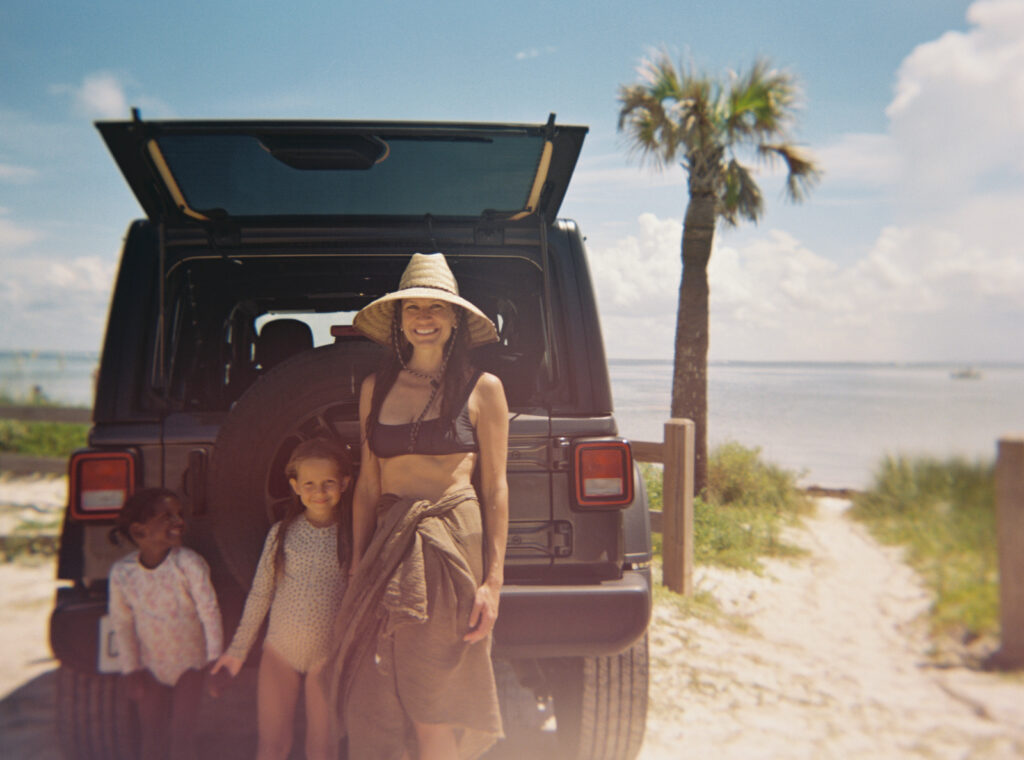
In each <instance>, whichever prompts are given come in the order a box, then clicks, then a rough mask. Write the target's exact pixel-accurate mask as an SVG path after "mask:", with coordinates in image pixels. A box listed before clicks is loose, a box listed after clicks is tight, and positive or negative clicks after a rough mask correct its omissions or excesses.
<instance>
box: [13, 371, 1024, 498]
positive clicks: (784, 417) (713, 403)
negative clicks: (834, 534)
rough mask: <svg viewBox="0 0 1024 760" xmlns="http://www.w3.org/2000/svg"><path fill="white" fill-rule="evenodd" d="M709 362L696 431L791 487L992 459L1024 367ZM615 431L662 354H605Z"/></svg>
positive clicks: (661, 416) (625, 426) (643, 434)
mask: <svg viewBox="0 0 1024 760" xmlns="http://www.w3.org/2000/svg"><path fill="white" fill-rule="evenodd" d="M97 361H98V357H97V355H96V354H95V353H89V352H63V353H57V352H29V351H6V352H5V351H0V393H4V394H7V395H8V396H12V397H15V398H26V397H28V396H29V395H30V394H31V393H32V389H33V387H34V386H38V387H39V388H40V390H41V392H42V393H43V394H44V395H45V396H46V397H47V398H49V399H51V400H53V401H57V402H60V403H64V404H69V405H75V406H89V405H91V404H92V394H93V373H94V371H95V369H96V365H97ZM958 369H960V367H959V365H956V364H863V363H813V362H719V363H715V362H713V363H712V364H711V365H710V366H709V367H708V439H709V442H710V444H711V446H715V445H717V444H720V443H724V442H726V441H736V442H738V443H741V444H743V445H745V446H751V447H757V448H760V450H761V452H762V456H763V458H764V459H765V460H766V461H770V462H773V463H775V464H778V465H780V466H782V467H785V468H786V469H789V470H792V471H794V472H796V473H797V474H798V476H799V482H800V483H801V484H802V485H819V486H824V487H827V488H864V487H866V486H868V485H869V484H870V482H871V478H872V474H873V472H874V471H875V469H876V468H877V466H878V464H879V463H880V462H881V460H882V458H883V457H884V456H885V455H886V454H906V455H924V456H933V457H939V458H945V457H951V456H961V457H965V458H967V459H970V460H992V459H994V457H995V452H996V442H997V441H998V439H999V438H1000V436H1003V435H1007V434H1014V433H1016V434H1021V433H1024V365H978V366H976V367H975V369H976V370H977V376H976V377H974V378H971V379H955V378H953V377H952V373H954V372H955V371H956V370H958ZM609 371H610V374H611V381H612V392H613V394H614V397H615V413H616V417H617V418H618V421H619V431H620V433H621V434H622V435H624V436H626V437H629V438H632V439H634V440H640V441H660V440H661V439H662V435H663V425H664V422H665V420H666V419H667V418H668V413H669V404H670V396H671V387H672V363H671V362H670V361H635V360H628V361H627V360H612V361H611V362H610V363H609Z"/></svg>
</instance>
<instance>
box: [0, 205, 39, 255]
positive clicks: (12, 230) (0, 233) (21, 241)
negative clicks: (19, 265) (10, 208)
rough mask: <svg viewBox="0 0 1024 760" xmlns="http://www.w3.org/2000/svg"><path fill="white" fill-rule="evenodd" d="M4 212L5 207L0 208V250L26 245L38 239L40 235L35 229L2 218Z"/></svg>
mask: <svg viewBox="0 0 1024 760" xmlns="http://www.w3.org/2000/svg"><path fill="white" fill-rule="evenodd" d="M6 213H7V210H6V209H4V208H0V251H3V250H8V249H13V248H18V247H20V246H23V245H28V244H29V243H33V242H35V241H36V240H38V239H39V237H40V235H39V233H38V232H36V231H35V230H33V229H29V228H28V227H23V226H22V225H20V224H18V223H17V222H12V221H9V220H7V219H4V218H3V215H4V214H6Z"/></svg>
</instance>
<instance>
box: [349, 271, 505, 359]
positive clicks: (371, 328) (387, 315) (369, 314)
mask: <svg viewBox="0 0 1024 760" xmlns="http://www.w3.org/2000/svg"><path fill="white" fill-rule="evenodd" d="M406 298H433V299H436V300H438V301H446V302H448V303H450V304H454V305H456V306H461V307H462V308H463V309H465V310H466V328H467V329H468V330H469V347H470V348H475V347H476V346H483V345H485V344H487V343H494V342H496V341H497V340H498V331H497V330H495V329H494V323H493V322H491V320H490V319H488V318H487V315H486V314H484V313H483V312H482V311H480V309H478V308H477V307H476V306H474V305H473V304H472V303H470V302H469V301H467V300H466V299H465V298H463V297H462V296H460V295H459V284H458V283H457V282H456V281H455V275H454V274H452V270H451V269H449V268H448V262H447V261H446V260H445V258H444V254H443V253H414V254H413V255H412V258H411V259H410V260H409V264H408V266H406V267H405V271H404V272H402V279H401V280H400V281H399V283H398V290H396V291H394V292H392V293H388V294H386V295H383V296H381V297H380V298H378V299H377V300H376V301H373V302H372V303H369V304H367V305H366V306H364V307H363V308H362V309H360V310H359V311H358V313H357V314H356V316H355V318H354V319H353V320H352V326H353V327H355V328H356V329H357V330H359V332H361V333H362V334H363V335H365V336H366V337H367V338H370V339H371V340H374V341H376V342H377V343H381V344H383V345H385V346H390V345H391V321H392V319H394V315H395V303H396V302H397V301H401V300H403V299H406Z"/></svg>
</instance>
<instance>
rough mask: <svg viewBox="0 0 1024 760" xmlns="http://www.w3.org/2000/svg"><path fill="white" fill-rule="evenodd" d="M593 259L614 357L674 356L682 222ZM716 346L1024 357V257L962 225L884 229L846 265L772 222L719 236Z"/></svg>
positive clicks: (849, 354)
mask: <svg viewBox="0 0 1024 760" xmlns="http://www.w3.org/2000/svg"><path fill="white" fill-rule="evenodd" d="M639 227H640V234H639V235H636V236H628V237H625V238H622V239H620V240H619V241H617V242H616V243H615V244H613V245H610V246H607V247H603V248H601V249H598V250H595V248H594V246H591V251H590V259H591V264H592V270H593V274H594V280H595V284H596V287H597V290H598V298H599V303H600V306H601V311H602V315H603V316H604V330H605V337H606V343H607V345H608V353H609V355H610V356H612V357H616V358H619V357H623V358H630V357H633V358H641V357H664V358H667V357H670V356H671V354H672V350H673V345H674V332H675V314H676V303H677V298H678V295H677V294H678V287H679V276H680V265H679V244H680V233H681V229H680V223H679V221H678V220H661V219H657V218H655V217H654V216H653V215H651V214H645V215H643V216H642V217H641V218H640V220H639ZM708 277H709V282H710V287H711V355H712V358H722V359H780V360H782V359H805V360H865V361H867V360H894V359H897V360H898V359H904V360H914V359H917V360H928V359H933V360H955V359H964V360H977V359H1004V360H1017V361H1019V360H1024V301H1022V299H1021V298H1020V294H1021V293H1024V261H1022V260H1021V258H1020V257H1019V256H1016V255H1015V254H1014V253H1013V252H1012V251H1011V250H1009V249H1005V248H1003V249H1000V248H998V247H992V246H989V245H986V244H983V243H980V242H979V241H978V240H976V239H974V238H973V237H972V236H971V235H969V234H962V233H960V232H958V231H956V230H955V229H951V228H947V229H939V228H935V227H933V226H930V225H922V226H906V227H895V226H892V227H887V228H885V229H883V230H882V231H881V233H880V234H879V236H878V238H877V240H876V241H875V243H874V245H873V246H872V247H871V249H870V250H868V251H867V252H866V253H865V255H864V256H863V257H862V258H861V259H859V260H858V261H856V262H854V263H852V264H851V265H849V266H839V265H837V264H836V263H834V262H832V261H829V260H828V259H826V258H824V257H823V256H821V255H820V254H818V253H816V252H814V251H811V250H809V249H808V248H806V247H805V246H803V245H802V244H801V243H800V241H799V240H798V239H797V238H796V237H794V236H793V235H791V234H788V233H785V232H782V231H778V230H772V231H770V232H768V233H767V234H765V235H764V236H763V237H760V238H758V239H756V240H754V241H753V242H751V243H749V244H746V245H743V246H740V247H734V246H725V245H718V246H716V249H715V251H714V254H713V255H712V257H711V263H710V265H709V267H708Z"/></svg>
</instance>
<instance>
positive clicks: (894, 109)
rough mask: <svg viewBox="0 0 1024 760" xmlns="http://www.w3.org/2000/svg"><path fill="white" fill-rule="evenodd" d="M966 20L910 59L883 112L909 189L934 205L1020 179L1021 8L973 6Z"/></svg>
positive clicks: (1001, 1) (1023, 162) (999, 0)
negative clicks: (962, 26)
mask: <svg viewBox="0 0 1024 760" xmlns="http://www.w3.org/2000/svg"><path fill="white" fill-rule="evenodd" d="M967 19H968V21H969V22H970V24H971V25H972V27H971V29H970V30H969V31H967V32H948V33H946V34H944V35H942V36H941V37H939V38H938V39H936V40H933V41H931V42H928V43H925V44H923V45H919V46H918V47H917V48H916V49H914V51H913V52H911V54H910V55H908V56H907V58H906V59H905V60H904V61H903V63H902V64H901V65H900V68H899V71H898V73H897V81H896V87H895V94H894V97H893V100H892V102H891V103H890V104H889V107H888V109H887V110H886V114H887V115H888V117H889V120H890V130H889V131H890V134H891V135H892V136H893V139H894V140H895V142H896V144H897V148H898V150H899V152H900V154H901V155H902V156H903V158H904V161H905V165H906V174H905V181H906V187H907V188H908V189H912V191H913V193H914V194H915V196H917V199H918V200H927V201H929V202H931V203H933V204H934V203H937V204H939V205H945V204H948V203H951V202H952V203H959V202H960V200H961V199H962V198H963V197H964V196H965V194H966V193H967V192H968V191H970V190H973V189H975V188H978V189H981V188H983V187H984V186H986V185H988V184H990V183H991V182H993V181H996V180H997V179H1000V178H1001V179H1002V180H1005V179H1006V177H1007V176H1012V177H1014V178H1015V179H1018V180H1019V179H1020V177H1021V174H1022V173H1024V3H1021V2H1019V0H1018V1H1014V2H1008V1H1007V0H985V1H983V2H976V3H975V4H974V5H972V6H971V7H970V9H969V10H968V13H967Z"/></svg>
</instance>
